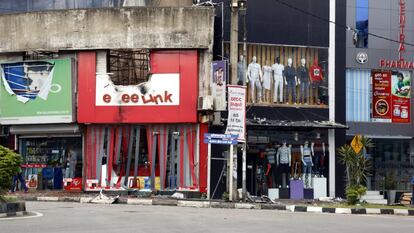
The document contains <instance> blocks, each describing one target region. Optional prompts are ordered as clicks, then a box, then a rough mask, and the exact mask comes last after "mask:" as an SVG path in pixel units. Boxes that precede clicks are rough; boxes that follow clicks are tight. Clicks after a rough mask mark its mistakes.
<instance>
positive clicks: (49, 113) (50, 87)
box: [0, 59, 73, 125]
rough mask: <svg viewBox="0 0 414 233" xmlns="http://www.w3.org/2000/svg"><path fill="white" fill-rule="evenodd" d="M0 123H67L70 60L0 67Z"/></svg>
mask: <svg viewBox="0 0 414 233" xmlns="http://www.w3.org/2000/svg"><path fill="white" fill-rule="evenodd" d="M0 69H1V79H0V123H1V124H4V125H8V124H39V123H70V122H73V114H72V108H73V106H72V70H71V60H70V59H54V60H38V61H21V62H11V63H2V64H0Z"/></svg>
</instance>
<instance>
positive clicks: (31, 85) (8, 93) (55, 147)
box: [0, 54, 83, 191]
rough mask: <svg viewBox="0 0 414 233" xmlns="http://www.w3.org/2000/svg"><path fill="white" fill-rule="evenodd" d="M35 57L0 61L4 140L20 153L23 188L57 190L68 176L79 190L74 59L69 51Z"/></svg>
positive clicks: (79, 138) (79, 134) (79, 135)
mask: <svg viewBox="0 0 414 233" xmlns="http://www.w3.org/2000/svg"><path fill="white" fill-rule="evenodd" d="M55 57H59V56H58V54H55ZM35 59H36V57H32V59H31V60H16V61H12V62H10V61H8V62H2V63H1V75H2V76H1V81H0V108H1V112H0V123H1V124H3V125H7V134H6V135H8V141H9V143H8V146H9V147H10V148H11V149H14V150H15V151H18V152H19V153H20V154H21V155H22V157H23V163H22V165H21V167H22V172H23V176H24V179H25V180H26V186H27V187H28V188H29V189H38V190H45V189H47V190H61V189H63V188H64V180H70V181H71V183H76V184H77V185H76V187H75V186H71V188H74V189H77V190H78V191H79V190H81V182H82V166H83V155H82V146H83V144H82V128H81V127H80V126H79V125H77V124H76V123H75V122H76V117H75V114H74V112H75V111H74V106H75V104H74V103H75V94H74V89H73V86H74V83H75V80H76V79H75V77H76V75H75V73H76V72H75V64H76V63H75V62H74V59H72V58H70V56H62V57H61V58H59V59H36V60H35ZM73 180H75V181H76V182H72V181H73ZM19 186H20V185H19ZM19 188H20V187H17V189H19ZM68 188H69V187H68Z"/></svg>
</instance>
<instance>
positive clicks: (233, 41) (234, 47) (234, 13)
mask: <svg viewBox="0 0 414 233" xmlns="http://www.w3.org/2000/svg"><path fill="white" fill-rule="evenodd" d="M230 24H231V26H230V29H231V30H230V65H231V79H230V80H231V82H230V83H231V84H237V52H238V40H239V38H238V36H239V10H238V8H237V7H232V10H231V22H230Z"/></svg>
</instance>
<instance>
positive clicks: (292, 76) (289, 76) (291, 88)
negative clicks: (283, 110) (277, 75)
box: [283, 58, 298, 104]
mask: <svg viewBox="0 0 414 233" xmlns="http://www.w3.org/2000/svg"><path fill="white" fill-rule="evenodd" d="M292 63H293V61H292V58H289V59H288V65H287V66H286V67H285V69H284V73H283V74H284V75H283V76H284V81H285V85H286V87H287V91H286V96H285V100H286V104H289V95H292V101H293V103H294V104H296V86H297V85H298V78H297V77H296V70H295V68H293V66H292Z"/></svg>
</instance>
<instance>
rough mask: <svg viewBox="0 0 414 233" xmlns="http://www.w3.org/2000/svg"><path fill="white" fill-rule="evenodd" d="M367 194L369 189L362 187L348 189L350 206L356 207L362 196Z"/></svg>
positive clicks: (347, 196) (347, 197)
mask: <svg viewBox="0 0 414 233" xmlns="http://www.w3.org/2000/svg"><path fill="white" fill-rule="evenodd" d="M366 192H367V188H365V187H364V186H362V185H359V186H351V187H348V188H346V200H347V202H348V204H349V205H355V204H356V203H358V202H359V200H360V199H361V196H362V195H364V194H365V193H366Z"/></svg>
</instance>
